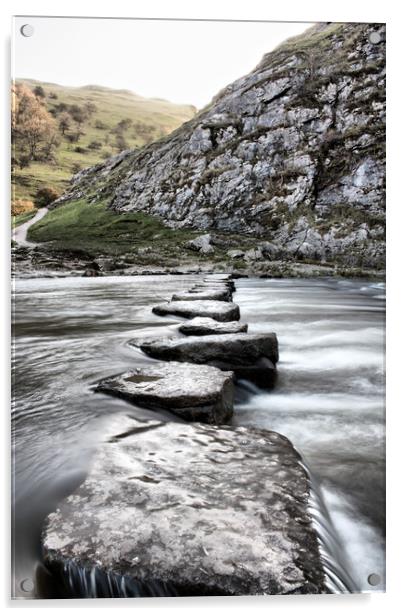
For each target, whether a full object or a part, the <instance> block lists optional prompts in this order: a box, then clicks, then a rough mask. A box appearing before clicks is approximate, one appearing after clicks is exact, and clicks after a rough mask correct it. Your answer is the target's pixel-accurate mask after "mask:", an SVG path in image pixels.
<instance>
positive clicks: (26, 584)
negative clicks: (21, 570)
mask: <svg viewBox="0 0 402 616" xmlns="http://www.w3.org/2000/svg"><path fill="white" fill-rule="evenodd" d="M20 588H21V590H22V591H24V592H32V591H33V590H34V588H35V584H34V583H33V581H32V580H31V579H30V578H26V579H25V580H22V582H21V584H20Z"/></svg>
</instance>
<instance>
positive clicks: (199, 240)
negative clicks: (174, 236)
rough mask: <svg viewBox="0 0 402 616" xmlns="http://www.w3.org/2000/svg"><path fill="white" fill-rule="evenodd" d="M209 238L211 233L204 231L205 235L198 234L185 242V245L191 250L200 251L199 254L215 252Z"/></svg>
mask: <svg viewBox="0 0 402 616" xmlns="http://www.w3.org/2000/svg"><path fill="white" fill-rule="evenodd" d="M211 240H212V238H211V235H210V234H209V233H206V234H205V235H199V236H198V237H196V238H194V239H193V240H189V241H188V242H186V247H187V248H190V249H191V250H195V251H196V252H200V253H201V254H205V255H207V254H211V253H213V252H215V249H214V247H213V246H212V244H211Z"/></svg>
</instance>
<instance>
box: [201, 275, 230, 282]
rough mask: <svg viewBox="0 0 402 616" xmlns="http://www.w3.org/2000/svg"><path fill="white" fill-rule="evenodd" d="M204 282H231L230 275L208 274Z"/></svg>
mask: <svg viewBox="0 0 402 616" xmlns="http://www.w3.org/2000/svg"><path fill="white" fill-rule="evenodd" d="M204 280H213V281H214V282H216V281H220V282H226V281H228V280H232V274H208V276H205V278H204Z"/></svg>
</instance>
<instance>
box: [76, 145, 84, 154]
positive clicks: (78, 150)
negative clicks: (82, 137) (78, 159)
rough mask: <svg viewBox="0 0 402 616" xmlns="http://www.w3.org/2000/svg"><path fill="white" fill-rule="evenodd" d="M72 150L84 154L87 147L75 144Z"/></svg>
mask: <svg viewBox="0 0 402 616" xmlns="http://www.w3.org/2000/svg"><path fill="white" fill-rule="evenodd" d="M74 152H77V154H86V153H87V149H86V148H83V147H82V146H80V145H77V147H75V148H74Z"/></svg>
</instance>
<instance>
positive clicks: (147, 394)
mask: <svg viewBox="0 0 402 616" xmlns="http://www.w3.org/2000/svg"><path fill="white" fill-rule="evenodd" d="M232 376H233V373H231V372H222V371H221V370H219V369H218V368H213V367H211V366H195V365H194V364H185V363H177V362H169V363H163V364H159V363H158V364H152V365H148V366H146V367H144V368H135V369H134V370H130V371H128V372H125V373H123V374H118V375H116V376H112V377H109V378H107V379H103V380H102V381H100V382H99V384H98V385H97V387H96V390H95V391H98V392H103V393H107V394H111V395H113V396H117V397H120V398H124V399H125V400H128V401H129V402H131V403H133V404H136V405H138V406H142V407H145V408H149V409H154V410H161V409H163V410H168V411H170V412H171V413H174V414H175V415H178V416H179V417H182V418H183V419H186V420H187V421H202V422H206V423H213V424H222V423H225V422H227V421H228V420H229V419H230V418H231V417H232V415H233V390H234V388H233V378H232Z"/></svg>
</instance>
